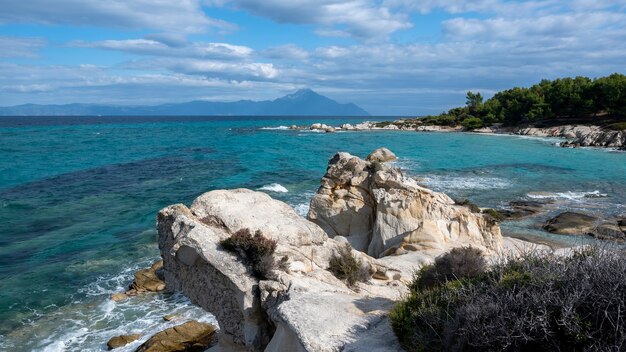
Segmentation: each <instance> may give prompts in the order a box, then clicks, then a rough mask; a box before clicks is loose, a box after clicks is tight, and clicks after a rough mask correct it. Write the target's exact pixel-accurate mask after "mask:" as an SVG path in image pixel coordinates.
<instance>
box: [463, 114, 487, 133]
mask: <svg viewBox="0 0 626 352" xmlns="http://www.w3.org/2000/svg"><path fill="white" fill-rule="evenodd" d="M461 125H462V126H463V127H465V128H467V129H468V130H475V129H478V128H481V127H483V126H484V124H483V120H481V119H479V118H478V117H473V116H472V117H468V118H466V119H465V120H463V121H462V122H461Z"/></svg>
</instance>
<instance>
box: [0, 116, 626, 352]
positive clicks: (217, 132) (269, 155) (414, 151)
mask: <svg viewBox="0 0 626 352" xmlns="http://www.w3.org/2000/svg"><path fill="white" fill-rule="evenodd" d="M313 122H326V123H329V124H335V125H337V124H340V123H342V122H354V121H347V120H345V119H343V120H328V121H325V120H320V119H317V120H315V121H313V120H281V119H273V118H265V119H245V120H241V119H234V118H227V119H216V118H183V119H181V118H115V119H112V120H111V119H110V118H109V119H107V118H91V119H84V118H82V119H81V118H67V119H64V118H52V119H36V118H27V119H26V118H21V119H4V120H3V119H0V156H1V158H0V349H6V350H50V351H54V350H95V351H98V350H105V349H106V345H105V343H106V341H107V340H108V338H110V337H112V336H114V335H116V334H121V333H129V332H140V333H147V332H154V331H157V330H158V329H160V328H163V327H164V326H170V325H171V324H174V323H166V322H164V321H162V319H161V318H162V316H163V315H165V314H169V313H172V312H176V313H177V314H179V315H181V316H184V317H191V318H200V319H203V320H206V321H211V320H212V317H210V315H207V314H204V313H203V312H202V311H200V310H199V309H197V308H194V307H191V306H190V305H189V304H188V302H187V301H186V299H185V298H184V297H181V296H179V295H147V296H145V297H142V298H139V299H134V300H130V301H127V302H124V303H114V302H112V301H110V300H109V299H108V297H109V296H110V294H111V293H113V292H119V291H122V290H123V289H124V288H125V287H126V286H127V285H128V284H129V283H130V281H132V279H131V278H132V273H133V272H134V270H136V269H138V268H140V267H142V266H147V265H148V264H149V263H150V262H151V261H152V260H155V259H156V258H157V257H158V249H157V246H156V231H155V230H154V227H155V226H154V225H155V215H156V212H157V211H158V210H159V209H161V208H162V207H164V206H167V205H169V204H172V203H179V202H182V203H186V204H189V203H190V202H191V201H192V200H193V199H194V198H195V197H196V196H198V195H200V194H201V193H203V192H206V191H208V190H212V189H217V188H235V187H247V188H251V189H260V188H263V187H264V186H271V185H272V184H275V183H276V184H280V185H282V186H283V187H285V188H286V189H287V190H288V192H275V191H271V190H270V191H268V193H269V194H270V195H272V196H273V197H275V198H278V199H281V200H284V201H286V202H287V203H289V204H291V205H292V206H294V207H296V209H297V211H299V212H300V213H301V214H305V213H306V210H307V207H308V200H309V199H310V197H311V195H312V194H313V193H314V192H315V191H316V189H317V186H318V184H319V179H320V178H321V176H322V175H323V174H324V171H325V168H326V163H327V161H328V159H329V158H330V157H331V156H332V155H333V154H334V153H335V152H337V151H348V152H350V153H352V154H355V155H359V156H362V157H363V156H366V155H367V154H368V153H369V152H370V151H371V150H373V149H375V148H377V147H380V146H386V147H388V148H390V149H391V150H392V151H394V152H395V153H396V154H397V155H398V156H399V158H400V159H399V161H398V162H397V164H398V165H399V166H400V167H402V168H403V169H405V170H406V172H407V173H408V174H410V175H414V176H416V177H420V178H422V182H424V183H425V184H426V185H428V186H430V187H432V188H434V189H437V190H441V191H445V192H447V193H448V194H450V195H451V196H453V197H467V198H470V199H471V200H473V201H474V202H475V203H477V204H478V205H480V206H489V207H494V206H502V205H506V203H508V202H509V201H511V200H519V199H536V198H552V199H555V200H557V203H556V204H555V205H553V206H551V207H550V208H549V211H548V213H547V214H542V215H541V216H539V217H536V218H531V219H528V220H525V221H518V222H508V223H505V224H503V231H504V232H505V233H506V234H510V235H531V236H536V237H539V238H543V239H546V240H557V241H563V240H564V239H563V238H562V237H558V236H553V235H549V234H545V233H544V232H542V231H541V230H540V227H539V224H540V223H541V222H542V221H545V220H546V219H547V218H548V217H549V216H550V215H552V214H554V213H557V212H558V211H562V210H564V209H575V210H584V211H587V212H592V213H599V214H605V215H617V214H622V213H626V208H625V207H624V204H626V153H620V152H613V151H608V150H600V149H563V148H559V147H556V146H555V145H554V144H555V143H556V142H557V140H554V139H547V138H544V139H533V138H522V137H514V136H489V135H476V134H447V133H416V132H399V131H387V132H385V131H377V132H340V133H332V134H327V133H314V132H310V131H291V130H284V129H262V127H271V128H275V127H278V126H289V125H291V124H299V125H307V124H310V123H313ZM266 189H276V190H278V189H279V188H277V187H269V188H267V187H266ZM585 195H586V196H585ZM590 195H602V197H597V198H589V196H590ZM604 195H606V196H604ZM565 241H566V242H567V241H570V242H571V241H578V239H576V240H574V239H572V240H569V239H565ZM154 300H157V301H158V302H157V303H156V304H154V303H151V302H154ZM168 324H170V325H168ZM133 346H134V347H136V344H135V345H132V346H131V347H133ZM131 347H129V349H132V348H131Z"/></svg>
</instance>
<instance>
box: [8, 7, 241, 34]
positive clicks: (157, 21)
mask: <svg viewBox="0 0 626 352" xmlns="http://www.w3.org/2000/svg"><path fill="white" fill-rule="evenodd" d="M0 23H5V24H6V23H39V24H64V25H79V26H102V27H113V28H130V29H145V28H150V29H154V30H159V31H163V32H174V33H181V32H182V33H202V32H206V31H207V30H209V29H212V28H213V29H218V30H221V31H223V30H227V31H228V30H234V29H235V28H236V26H234V25H233V24H231V23H228V22H225V21H222V20H218V19H213V18H210V17H208V16H207V15H206V14H205V13H204V12H203V11H202V7H201V4H200V2H199V1H198V0H177V1H170V0H107V1H102V0H56V1H54V2H52V1H49V0H28V1H24V0H2V2H1V3H0Z"/></svg>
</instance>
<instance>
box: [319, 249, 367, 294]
mask: <svg viewBox="0 0 626 352" xmlns="http://www.w3.org/2000/svg"><path fill="white" fill-rule="evenodd" d="M328 270H329V271H330V272H331V273H333V275H335V277H336V278H338V279H339V280H342V281H344V282H345V283H346V284H347V285H348V286H350V287H354V285H355V284H356V283H357V282H358V281H360V282H367V280H369V278H370V276H369V273H368V270H367V268H366V267H365V266H364V265H363V264H362V263H361V261H360V260H359V259H358V258H357V257H355V256H354V255H353V254H352V247H351V246H350V245H349V244H347V243H346V245H345V246H341V247H339V248H338V249H337V254H334V255H333V256H332V257H331V258H330V262H329V267H328Z"/></svg>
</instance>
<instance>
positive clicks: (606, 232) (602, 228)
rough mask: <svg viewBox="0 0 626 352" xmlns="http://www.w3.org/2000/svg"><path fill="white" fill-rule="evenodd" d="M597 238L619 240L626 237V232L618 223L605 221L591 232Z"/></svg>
mask: <svg viewBox="0 0 626 352" xmlns="http://www.w3.org/2000/svg"><path fill="white" fill-rule="evenodd" d="M591 235H592V236H593V237H595V238H598V239H601V240H618V241H623V240H624V239H626V233H624V231H623V230H622V229H621V228H620V226H618V224H616V223H603V224H600V225H598V226H597V227H596V228H595V230H594V231H593V232H592V233H591Z"/></svg>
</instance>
